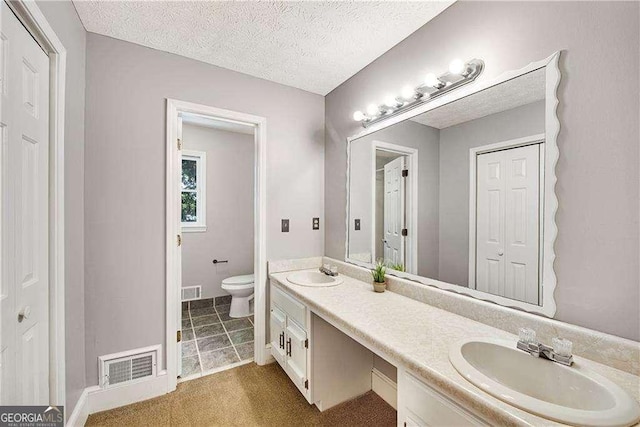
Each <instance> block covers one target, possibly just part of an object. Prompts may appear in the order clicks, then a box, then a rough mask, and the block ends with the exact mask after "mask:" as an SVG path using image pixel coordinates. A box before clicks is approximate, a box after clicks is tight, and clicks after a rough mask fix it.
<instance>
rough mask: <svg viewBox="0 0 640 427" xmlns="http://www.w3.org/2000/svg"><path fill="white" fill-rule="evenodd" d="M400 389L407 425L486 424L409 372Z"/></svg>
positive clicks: (405, 374)
mask: <svg viewBox="0 0 640 427" xmlns="http://www.w3.org/2000/svg"><path fill="white" fill-rule="evenodd" d="M403 375H404V381H403V387H402V389H401V390H399V393H401V396H402V403H401V404H402V405H403V406H404V409H405V414H406V419H405V420H403V421H404V422H405V424H406V425H407V426H415V425H419V426H423V425H424V426H484V425H487V424H485V423H483V422H482V421H481V420H480V419H479V418H477V417H476V416H475V415H473V414H471V413H470V412H467V411H466V410H465V409H464V408H462V407H461V406H459V405H457V404H456V403H455V402H453V401H451V400H450V399H449V398H447V397H445V396H443V395H441V394H440V393H438V392H437V391H435V390H434V389H432V388H431V387H429V386H428V385H426V384H424V383H423V382H422V381H420V380H419V379H417V378H416V377H414V376H413V375H411V374H409V373H406V372H405V373H404V374H403Z"/></svg>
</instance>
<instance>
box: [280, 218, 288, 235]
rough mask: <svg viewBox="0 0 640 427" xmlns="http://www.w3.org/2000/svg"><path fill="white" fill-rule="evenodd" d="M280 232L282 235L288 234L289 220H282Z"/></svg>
mask: <svg viewBox="0 0 640 427" xmlns="http://www.w3.org/2000/svg"><path fill="white" fill-rule="evenodd" d="M282 232H283V233H288V232H289V220H288V219H283V220H282Z"/></svg>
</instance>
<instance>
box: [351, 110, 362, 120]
mask: <svg viewBox="0 0 640 427" xmlns="http://www.w3.org/2000/svg"><path fill="white" fill-rule="evenodd" d="M353 120H355V121H356V122H361V121H363V120H364V113H363V112H362V111H356V112H355V113H353Z"/></svg>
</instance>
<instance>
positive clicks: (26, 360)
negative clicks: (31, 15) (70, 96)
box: [0, 2, 49, 405]
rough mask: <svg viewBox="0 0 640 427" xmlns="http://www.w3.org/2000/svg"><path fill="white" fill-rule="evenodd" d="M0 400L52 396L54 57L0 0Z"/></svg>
mask: <svg viewBox="0 0 640 427" xmlns="http://www.w3.org/2000/svg"><path fill="white" fill-rule="evenodd" d="M0 46H1V51H0V61H2V63H1V64H0V73H1V74H2V75H1V82H0V91H1V92H2V108H1V111H0V144H1V146H0V157H1V158H0V168H1V174H0V179H1V181H2V185H1V188H2V217H1V218H2V221H1V227H0V230H1V231H0V233H1V237H2V263H1V264H0V265H1V268H2V276H1V277H2V282H1V285H0V289H1V292H0V310H1V316H0V321H1V322H2V323H1V325H0V329H1V333H0V352H1V353H0V365H1V368H0V375H1V378H0V404H2V405H7V404H17V405H36V404H39V405H45V404H48V403H49V309H48V300H49V298H48V293H49V292H48V288H49V263H48V254H49V252H48V245H49V242H48V207H49V191H48V182H49V136H48V135H49V58H48V57H47V55H46V54H45V53H44V51H43V50H42V49H41V48H40V46H39V45H38V44H37V43H36V42H35V40H34V39H33V38H32V37H31V35H30V34H29V33H28V32H27V30H25V28H24V27H23V26H22V25H21V24H20V22H19V21H18V19H17V18H16V16H15V15H14V14H13V13H12V12H11V10H10V9H9V8H8V6H7V5H6V3H5V2H2V28H1V35H0Z"/></svg>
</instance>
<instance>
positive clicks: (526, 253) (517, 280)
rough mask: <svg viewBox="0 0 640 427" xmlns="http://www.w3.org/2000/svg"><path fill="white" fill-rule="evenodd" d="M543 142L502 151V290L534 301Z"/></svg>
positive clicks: (509, 296)
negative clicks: (503, 177)
mask: <svg viewBox="0 0 640 427" xmlns="http://www.w3.org/2000/svg"><path fill="white" fill-rule="evenodd" d="M542 147H543V144H536V145H529V146H526V147H519V148H514V149H511V150H505V151H504V152H503V153H504V154H503V155H504V164H505V168H506V180H505V188H506V194H505V196H506V197H505V211H506V215H505V217H506V230H505V231H506V233H505V253H504V258H505V260H504V261H505V293H504V296H506V297H507V298H512V299H516V300H519V301H525V302H528V303H531V304H538V303H539V299H538V294H539V292H538V281H539V264H538V260H539V256H540V254H539V248H540V245H539V243H540V242H539V240H540V218H539V217H540V191H539V189H540V151H541V150H542Z"/></svg>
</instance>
